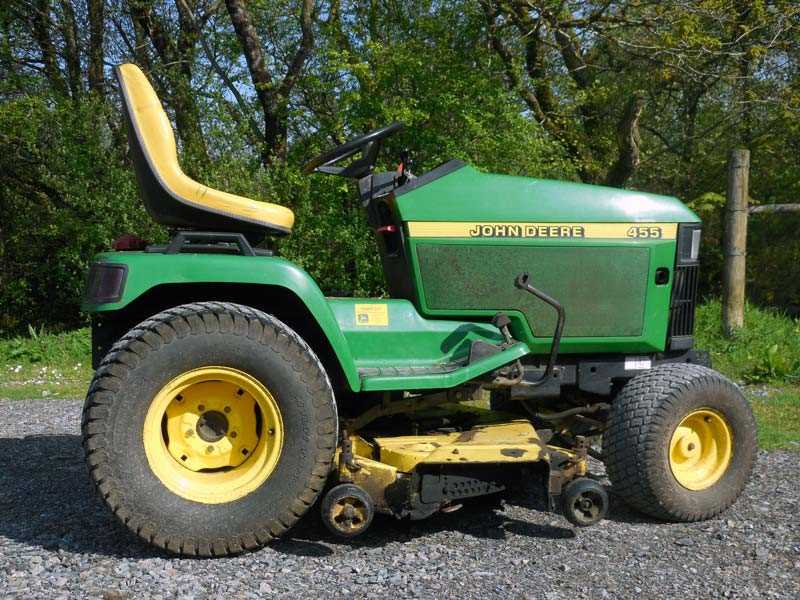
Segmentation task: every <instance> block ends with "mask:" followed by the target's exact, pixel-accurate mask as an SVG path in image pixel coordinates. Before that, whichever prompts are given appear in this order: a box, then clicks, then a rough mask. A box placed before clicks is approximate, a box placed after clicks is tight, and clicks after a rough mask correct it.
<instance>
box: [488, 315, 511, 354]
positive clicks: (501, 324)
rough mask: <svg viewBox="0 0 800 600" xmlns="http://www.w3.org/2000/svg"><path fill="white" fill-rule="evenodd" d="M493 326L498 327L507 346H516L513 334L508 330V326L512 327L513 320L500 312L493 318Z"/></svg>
mask: <svg viewBox="0 0 800 600" xmlns="http://www.w3.org/2000/svg"><path fill="white" fill-rule="evenodd" d="M492 325H494V326H495V327H497V328H498V329H499V330H500V333H502V334H503V340H505V345H506V346H512V345H513V344H514V338H513V337H511V332H510V331H509V330H508V326H509V325H511V319H509V318H508V315H507V314H506V313H503V312H499V313H497V314H496V315H495V316H493V317H492Z"/></svg>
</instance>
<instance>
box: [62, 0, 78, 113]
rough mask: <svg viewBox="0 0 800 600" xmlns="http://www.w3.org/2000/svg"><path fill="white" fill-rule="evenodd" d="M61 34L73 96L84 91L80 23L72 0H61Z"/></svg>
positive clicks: (75, 96)
mask: <svg viewBox="0 0 800 600" xmlns="http://www.w3.org/2000/svg"><path fill="white" fill-rule="evenodd" d="M61 35H62V36H63V37H64V54H65V56H64V60H65V62H66V64H67V80H68V82H69V91H70V94H71V95H72V97H73V98H78V97H79V96H80V95H81V92H82V91H83V80H82V77H81V56H80V53H79V50H78V24H77V22H76V21H75V11H74V10H73V8H72V0H61Z"/></svg>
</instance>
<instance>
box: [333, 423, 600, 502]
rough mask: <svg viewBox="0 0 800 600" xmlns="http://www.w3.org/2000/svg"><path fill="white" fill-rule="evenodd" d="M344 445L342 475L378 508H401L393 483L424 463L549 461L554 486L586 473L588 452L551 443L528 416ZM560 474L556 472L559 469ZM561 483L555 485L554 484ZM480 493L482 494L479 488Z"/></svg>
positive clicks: (444, 466) (442, 468) (353, 439)
mask: <svg viewBox="0 0 800 600" xmlns="http://www.w3.org/2000/svg"><path fill="white" fill-rule="evenodd" d="M348 439H349V444H347V446H349V447H344V448H343V447H341V446H340V447H339V449H338V450H337V456H336V464H337V465H338V476H339V480H340V481H346V482H349V483H353V484H355V485H357V486H359V487H361V488H363V489H364V490H365V491H366V492H367V493H368V494H369V495H370V497H371V498H372V500H373V502H374V504H375V509H376V511H378V512H383V513H388V514H393V513H395V514H396V512H397V511H396V508H394V507H393V506H392V505H391V504H392V501H391V499H390V498H389V497H388V496H389V495H391V487H392V486H394V485H396V484H397V483H398V482H399V481H402V480H404V479H408V478H410V477H411V476H412V475H413V474H414V473H418V472H419V471H420V469H421V468H423V467H432V468H435V467H439V469H435V470H437V471H438V472H441V473H445V474H446V473H448V472H449V471H454V470H456V469H457V467H456V466H457V465H458V466H466V465H503V464H505V465H510V464H518V465H519V464H524V463H534V462H539V461H546V462H548V463H550V467H551V482H550V483H551V486H550V487H551V492H552V491H555V493H558V492H559V491H560V484H561V481H562V480H565V479H571V478H573V477H579V476H582V475H585V474H586V465H587V463H586V457H585V455H581V454H579V453H575V452H571V451H568V450H565V449H563V448H558V447H555V446H548V445H547V444H546V443H545V441H543V440H542V438H541V437H540V436H539V434H538V433H537V432H536V429H535V428H534V427H533V425H532V424H531V423H530V422H529V421H527V420H515V421H510V422H506V423H497V424H488V425H477V426H475V427H473V428H471V429H469V430H467V431H461V432H448V433H432V434H427V435H403V436H392V437H374V438H370V439H369V440H367V439H365V438H364V437H361V436H360V435H350V436H348ZM554 474H556V477H555V478H554V477H553V475H554ZM554 485H555V486H556V488H557V489H555V490H553V489H552V488H553V486H554ZM476 495H477V494H476Z"/></svg>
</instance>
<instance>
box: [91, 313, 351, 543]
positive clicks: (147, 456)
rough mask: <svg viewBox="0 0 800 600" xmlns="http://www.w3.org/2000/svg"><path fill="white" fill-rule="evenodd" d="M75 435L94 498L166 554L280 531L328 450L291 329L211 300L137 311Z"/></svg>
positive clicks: (324, 381) (321, 412)
mask: <svg viewBox="0 0 800 600" xmlns="http://www.w3.org/2000/svg"><path fill="white" fill-rule="evenodd" d="M82 429H83V445H84V450H85V453H86V460H87V462H88V464H89V468H90V471H91V475H92V479H93V481H94V483H95V486H96V487H97V489H98V491H99V493H100V495H101V496H102V498H103V499H104V501H105V503H106V504H107V505H108V507H109V508H110V509H111V510H112V512H113V513H114V514H115V515H116V516H117V518H118V519H119V520H120V521H121V522H122V523H123V524H125V525H126V526H127V527H128V528H129V529H130V530H131V531H133V532H134V533H136V534H137V535H138V536H139V537H141V538H143V539H144V540H146V541H147V542H149V543H151V544H154V545H156V546H159V547H161V548H164V549H166V550H168V551H170V552H173V553H176V554H186V555H202V556H222V555H227V554H235V553H239V552H242V551H244V550H250V549H255V548H258V547H260V546H262V545H263V544H265V543H267V542H268V541H269V540H271V539H273V538H275V537H278V536H280V535H281V534H282V533H284V532H285V531H286V530H287V529H288V528H289V527H291V526H292V525H293V524H294V523H295V522H296V521H297V520H298V519H299V518H300V517H301V516H302V515H303V513H305V512H306V510H308V508H309V507H310V506H311V505H312V504H313V503H314V501H315V500H316V498H317V496H318V495H319V493H320V491H321V490H322V489H323V487H324V485H325V481H326V479H327V476H328V474H329V471H330V465H331V461H332V458H333V453H334V450H335V447H336V435H337V421H336V406H335V401H334V397H333V392H332V390H331V386H330V382H329V380H328V377H327V376H326V374H325V371H324V369H323V367H322V365H321V364H320V362H319V360H318V359H317V357H316V356H315V355H314V353H313V351H312V350H311V349H310V348H309V347H308V345H307V344H306V343H305V342H303V340H302V339H301V338H300V337H299V336H298V335H297V334H296V333H295V332H294V331H292V330H291V329H290V328H289V327H287V326H286V325H285V324H283V323H282V322H280V321H278V320H277V319H275V318H273V317H271V316H269V315H266V314H264V313H263V312H260V311H257V310H255V309H252V308H249V307H246V306H242V305H237V304H231V303H222V302H203V303H195V304H187V305H183V306H178V307H176V308H172V309H169V310H166V311H164V312H161V313H159V314H158V315H156V316H154V317H152V318H150V319H148V320H147V321H144V322H143V323H141V324H140V325H138V326H137V327H135V328H134V329H132V330H131V331H130V332H129V333H128V334H126V335H125V337H123V338H122V339H121V340H120V341H119V342H117V344H115V345H114V347H113V348H112V349H111V351H110V352H109V354H108V355H107V356H106V358H105V359H104V360H103V363H102V365H101V366H100V368H99V369H98V370H97V373H96V374H95V377H94V379H93V381H92V384H91V387H90V389H89V394H88V396H87V398H86V403H85V405H84V411H83V423H82Z"/></svg>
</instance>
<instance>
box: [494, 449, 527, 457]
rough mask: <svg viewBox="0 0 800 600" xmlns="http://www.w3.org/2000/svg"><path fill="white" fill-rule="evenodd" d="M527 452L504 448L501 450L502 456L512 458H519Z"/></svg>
mask: <svg viewBox="0 0 800 600" xmlns="http://www.w3.org/2000/svg"><path fill="white" fill-rule="evenodd" d="M526 452H527V450H523V449H522V448H503V449H502V450H500V454H502V455H503V456H511V457H512V458H519V457H520V456H522V455H523V454H525V453H526Z"/></svg>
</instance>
